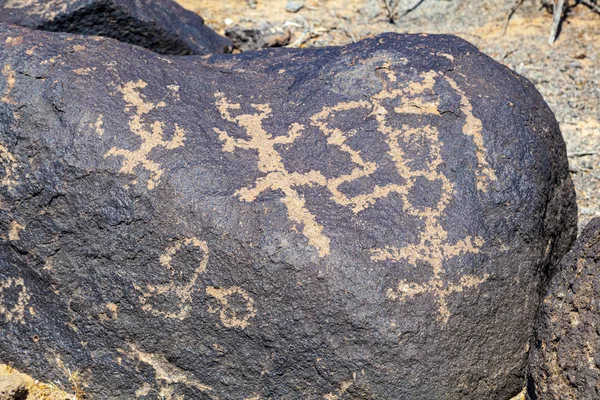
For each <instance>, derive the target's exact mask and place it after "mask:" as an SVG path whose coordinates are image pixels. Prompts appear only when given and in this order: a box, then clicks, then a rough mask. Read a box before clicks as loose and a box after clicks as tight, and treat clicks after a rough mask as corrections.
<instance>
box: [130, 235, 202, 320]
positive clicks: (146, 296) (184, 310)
mask: <svg viewBox="0 0 600 400" xmlns="http://www.w3.org/2000/svg"><path fill="white" fill-rule="evenodd" d="M188 246H191V247H195V248H198V249H200V250H201V251H202V253H203V258H202V260H200V262H199V263H198V266H197V267H196V268H195V269H194V272H193V274H192V276H191V278H190V279H189V280H188V281H187V282H184V283H177V282H176V278H177V277H178V276H180V272H179V271H175V269H174V268H173V266H172V265H171V264H172V259H173V256H174V255H175V254H176V253H177V252H178V251H180V250H181V249H182V248H184V247H188ZM207 264H208V246H207V245H206V242H203V241H200V240H198V239H197V238H187V239H182V240H178V241H177V242H176V243H175V244H174V245H173V246H171V247H169V248H168V249H167V250H166V251H165V253H164V254H162V255H161V256H160V265H161V266H162V267H163V268H166V269H167V270H168V271H169V274H170V281H169V282H168V283H165V284H158V285H152V284H147V285H146V287H145V288H142V287H141V286H139V285H137V284H134V285H133V286H134V287H135V289H136V290H138V291H139V292H141V293H142V294H141V295H140V296H139V300H140V303H142V309H143V310H144V311H147V312H149V313H151V314H152V315H154V316H163V317H165V318H177V319H180V320H183V319H185V318H187V317H188V316H189V313H190V310H191V303H192V294H193V293H194V291H195V290H196V288H195V286H196V283H197V281H198V277H199V276H200V274H202V273H203V272H204V271H206V266H207ZM156 296H168V297H171V298H175V299H176V300H177V303H178V304H177V307H176V308H177V310H176V311H166V310H159V309H157V308H156V307H154V306H153V305H152V304H151V303H150V301H151V300H152V298H154V297H156Z"/></svg>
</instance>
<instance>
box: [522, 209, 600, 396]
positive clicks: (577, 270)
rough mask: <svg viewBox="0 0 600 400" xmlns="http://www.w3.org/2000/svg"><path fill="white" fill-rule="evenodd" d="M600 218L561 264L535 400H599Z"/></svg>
mask: <svg viewBox="0 0 600 400" xmlns="http://www.w3.org/2000/svg"><path fill="white" fill-rule="evenodd" d="M599 270H600V218H596V219H594V220H592V221H591V222H589V223H588V225H587V226H586V227H585V229H584V230H583V232H582V234H581V236H580V237H579V238H578V239H577V241H576V242H575V245H574V246H573V248H572V249H571V251H570V252H569V253H568V254H567V255H566V256H565V258H564V259H563V260H562V261H561V263H560V267H559V271H558V273H557V274H556V275H555V277H554V278H553V279H552V281H551V284H550V286H549V288H548V292H547V293H546V296H545V297H544V301H543V303H542V305H541V307H540V314H539V322H538V325H537V329H536V336H535V341H534V345H533V346H532V349H531V354H530V357H531V361H530V367H529V385H528V386H529V397H530V398H531V399H543V400H546V399H548V400H552V399H577V400H588V399H589V400H592V399H598V398H600V367H599V366H600V276H599V275H598V271H599Z"/></svg>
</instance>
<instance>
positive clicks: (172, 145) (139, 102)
mask: <svg viewBox="0 0 600 400" xmlns="http://www.w3.org/2000/svg"><path fill="white" fill-rule="evenodd" d="M146 86H148V84H147V83H146V82H144V81H142V80H139V81H137V82H127V83H126V84H124V85H123V86H120V87H119V88H118V90H119V92H120V93H121V94H122V95H123V100H125V103H126V104H127V105H126V107H125V112H130V111H131V110H132V109H134V110H135V113H134V114H133V115H132V116H131V118H130V119H129V129H130V130H131V132H133V133H134V134H135V135H136V136H138V137H139V138H140V139H141V141H142V143H141V145H140V147H139V148H138V149H137V150H127V149H122V148H118V147H113V148H111V149H110V150H109V151H108V152H106V154H105V155H104V157H105V158H106V157H110V156H113V157H121V158H122V160H123V165H122V166H121V170H120V171H121V172H123V173H127V174H133V173H134V171H135V169H136V168H137V167H141V168H144V169H146V170H147V171H148V172H149V173H150V176H149V178H148V181H147V187H148V190H152V189H154V188H155V187H156V186H157V185H158V183H159V182H160V178H161V177H162V175H163V173H164V171H163V169H162V167H161V166H160V164H159V163H158V162H156V161H153V160H150V159H149V158H148V157H149V155H150V152H152V150H154V149H155V148H157V147H163V148H165V149H167V150H172V149H176V148H178V147H182V146H183V145H184V144H183V142H184V140H185V132H184V131H183V129H182V128H180V127H179V126H178V125H177V124H174V128H173V136H172V137H171V139H170V140H166V139H165V137H164V123H163V122H161V121H154V122H152V123H148V122H145V121H144V118H145V116H146V115H147V114H148V113H149V112H150V111H153V110H156V109H158V108H163V107H166V103H165V102H164V101H160V102H158V103H152V102H149V101H146V100H145V96H144V95H143V94H141V93H140V92H139V90H140V89H144V88H145V87H146ZM98 132H99V134H100V135H102V133H104V129H102V130H100V131H98Z"/></svg>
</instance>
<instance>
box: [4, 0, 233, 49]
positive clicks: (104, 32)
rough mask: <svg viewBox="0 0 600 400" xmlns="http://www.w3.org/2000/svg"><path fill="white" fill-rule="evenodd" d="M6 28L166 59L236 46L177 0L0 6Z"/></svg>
mask: <svg viewBox="0 0 600 400" xmlns="http://www.w3.org/2000/svg"><path fill="white" fill-rule="evenodd" d="M0 22H4V23H10V24H14V25H19V26H25V27H28V28H32V29H40V30H45V31H53V32H70V33H78V34H82V35H95V36H106V37H111V38H114V39H117V40H120V41H122V42H127V43H131V44H135V45H138V46H142V47H145V48H147V49H150V50H152V51H155V52H157V53H161V54H175V55H189V54H200V55H202V54H211V53H223V52H229V51H231V42H230V41H229V40H228V39H226V38H224V37H221V36H219V35H217V34H216V33H215V32H214V31H213V30H212V29H210V28H209V27H208V26H206V25H204V20H203V19H202V18H201V17H200V16H198V15H196V14H194V13H193V12H191V11H187V10H185V9H184V8H182V7H181V6H180V5H178V4H177V3H175V2H174V1H171V0H45V1H36V0H0Z"/></svg>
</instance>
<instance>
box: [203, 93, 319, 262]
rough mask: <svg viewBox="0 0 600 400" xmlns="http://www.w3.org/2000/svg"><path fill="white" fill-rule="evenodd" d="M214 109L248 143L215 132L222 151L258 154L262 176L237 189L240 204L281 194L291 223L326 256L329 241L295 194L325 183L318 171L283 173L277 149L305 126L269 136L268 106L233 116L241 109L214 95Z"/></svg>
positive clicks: (294, 126)
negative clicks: (266, 124) (272, 193)
mask: <svg viewBox="0 0 600 400" xmlns="http://www.w3.org/2000/svg"><path fill="white" fill-rule="evenodd" d="M215 98H216V106H217V108H218V110H219V111H220V113H221V117H222V118H223V119H224V120H226V121H229V122H233V123H235V124H237V125H238V126H239V127H240V128H242V129H244V131H245V133H246V135H247V137H248V139H235V138H233V137H231V136H230V135H229V134H228V133H227V132H225V131H224V130H221V129H218V128H214V131H215V132H216V133H217V134H218V135H219V140H221V141H222V142H223V148H222V150H223V151H225V152H233V151H234V150H235V149H236V148H238V149H246V150H255V151H256V152H257V158H258V161H257V164H258V170H259V171H260V172H262V173H263V174H265V176H263V177H260V178H258V179H257V180H256V182H255V184H254V187H250V188H242V189H239V190H238V191H237V192H236V193H235V194H236V195H237V196H238V197H239V198H240V199H241V200H243V201H247V202H252V201H254V200H255V199H256V198H257V197H258V196H259V195H260V194H261V193H263V192H266V191H281V193H282V194H283V196H282V197H281V202H282V203H283V204H284V205H285V207H286V209H287V213H288V217H289V219H290V220H292V221H294V222H296V223H299V224H302V225H303V228H302V233H303V234H304V236H305V237H306V238H307V239H308V243H309V244H310V245H311V246H313V247H315V248H316V249H317V250H318V251H319V255H320V256H321V257H323V256H326V255H328V254H329V238H328V237H326V236H325V235H324V234H323V227H322V226H321V225H320V224H319V223H318V222H317V221H316V219H315V216H314V215H312V214H311V213H310V212H309V211H308V210H307V208H306V201H305V200H304V198H303V197H302V196H301V195H300V194H299V193H298V191H297V190H296V189H295V187H298V186H314V185H319V186H325V185H326V183H327V182H326V179H325V177H324V176H323V175H322V174H321V173H320V172H318V171H309V172H307V173H304V174H300V173H297V172H294V173H290V172H288V171H287V170H286V168H285V166H284V164H283V159H282V157H281V155H280V154H279V152H278V151H277V149H276V148H275V146H276V145H282V144H291V143H293V142H294V141H295V140H296V139H297V138H298V137H299V136H300V132H301V131H302V130H303V129H304V125H301V124H298V123H293V124H291V125H290V127H289V129H288V132H287V134H286V135H279V136H272V135H271V134H270V133H268V132H267V131H266V130H265V129H264V128H263V120H265V119H267V118H269V117H270V116H271V113H272V110H271V107H270V106H269V105H268V104H251V105H250V106H251V107H252V108H253V109H254V110H256V114H240V115H237V116H235V117H234V116H232V115H231V111H234V110H239V109H240V108H241V106H240V105H239V104H237V103H230V102H229V101H228V100H227V98H226V97H225V95H224V94H223V93H220V92H218V93H215Z"/></svg>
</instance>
